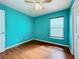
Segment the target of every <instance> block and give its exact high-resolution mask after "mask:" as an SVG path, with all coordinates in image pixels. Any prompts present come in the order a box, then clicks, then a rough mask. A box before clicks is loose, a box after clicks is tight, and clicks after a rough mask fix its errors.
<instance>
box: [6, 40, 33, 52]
mask: <svg viewBox="0 0 79 59" xmlns="http://www.w3.org/2000/svg"><path fill="white" fill-rule="evenodd" d="M32 40H33V39H29V40H26V41H24V42H22V43H18V44H15V45H12V46H10V47H7V48H5V50H7V49H10V48H13V47H16V46H19V45H21V44H23V43H26V42H29V41H32Z"/></svg>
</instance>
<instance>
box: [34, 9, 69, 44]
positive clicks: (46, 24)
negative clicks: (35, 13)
mask: <svg viewBox="0 0 79 59" xmlns="http://www.w3.org/2000/svg"><path fill="white" fill-rule="evenodd" d="M61 16H64V40H60V39H52V38H50V19H51V18H55V17H61ZM34 26H35V27H34V38H37V39H40V40H45V41H48V42H54V43H58V44H62V45H69V9H68V10H63V11H59V12H55V13H51V14H47V15H43V16H39V17H36V18H34Z"/></svg>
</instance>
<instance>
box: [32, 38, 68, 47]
mask: <svg viewBox="0 0 79 59" xmlns="http://www.w3.org/2000/svg"><path fill="white" fill-rule="evenodd" d="M33 40H37V41H42V42H46V43H50V44H55V45H60V46H65V47H68V48H69V46H68V45H63V44H59V43H55V42H49V41H45V40H40V39H33Z"/></svg>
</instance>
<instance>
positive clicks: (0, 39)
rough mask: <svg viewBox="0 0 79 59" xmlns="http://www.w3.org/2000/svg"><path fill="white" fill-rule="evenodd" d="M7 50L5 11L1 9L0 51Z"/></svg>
mask: <svg viewBox="0 0 79 59" xmlns="http://www.w3.org/2000/svg"><path fill="white" fill-rule="evenodd" d="M3 51H5V11H4V10H0V53H1V52H3Z"/></svg>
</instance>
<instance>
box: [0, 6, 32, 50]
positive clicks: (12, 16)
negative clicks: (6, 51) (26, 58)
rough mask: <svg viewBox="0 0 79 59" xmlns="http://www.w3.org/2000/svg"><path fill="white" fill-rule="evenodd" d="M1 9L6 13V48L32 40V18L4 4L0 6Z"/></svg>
mask: <svg viewBox="0 0 79 59" xmlns="http://www.w3.org/2000/svg"><path fill="white" fill-rule="evenodd" d="M0 9H3V10H5V12H6V19H5V21H6V25H5V26H6V48H7V47H10V46H12V45H15V44H18V43H21V42H24V41H26V40H28V39H31V38H32V35H33V20H32V17H30V16H27V15H25V14H23V13H20V12H18V11H16V10H14V9H12V8H9V7H7V6H4V5H2V4H0ZM18 39H20V40H18ZM21 39H22V40H21Z"/></svg>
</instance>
